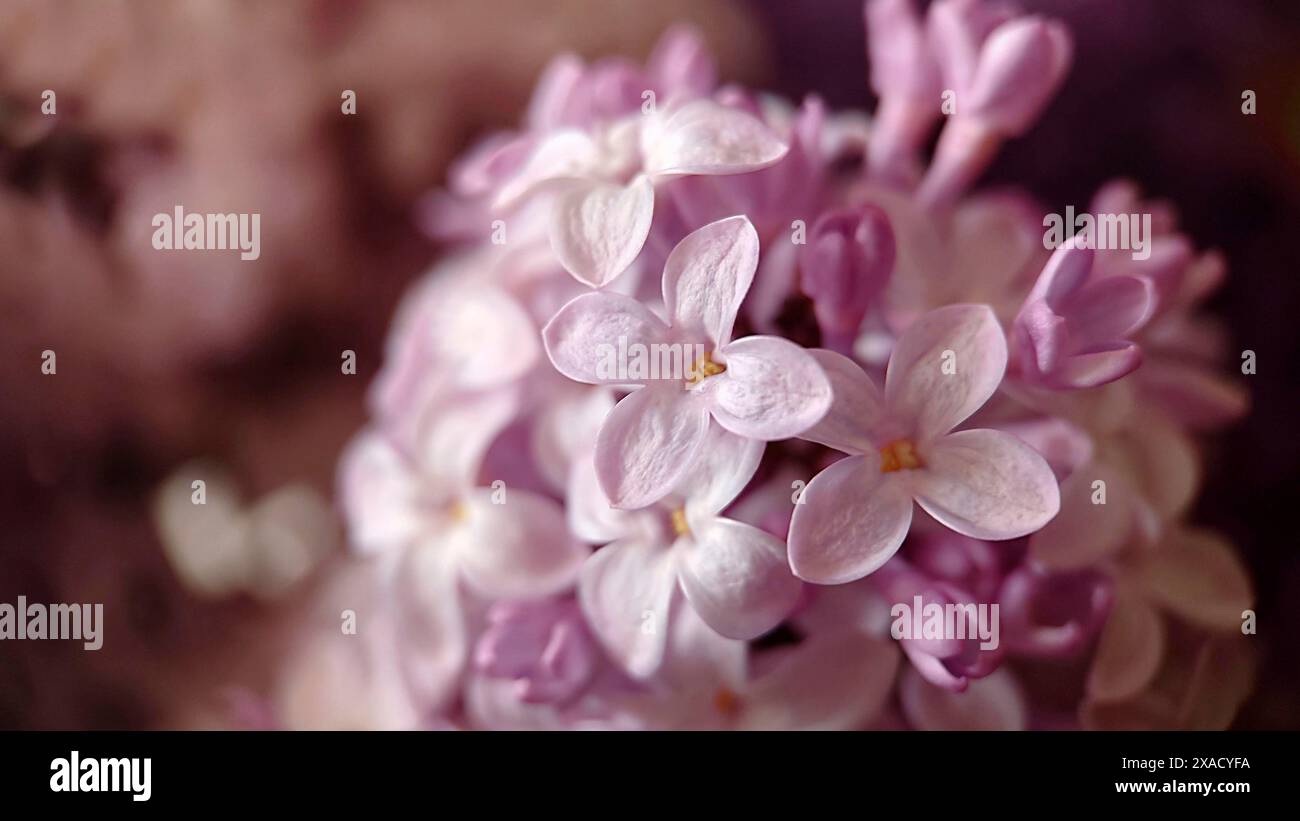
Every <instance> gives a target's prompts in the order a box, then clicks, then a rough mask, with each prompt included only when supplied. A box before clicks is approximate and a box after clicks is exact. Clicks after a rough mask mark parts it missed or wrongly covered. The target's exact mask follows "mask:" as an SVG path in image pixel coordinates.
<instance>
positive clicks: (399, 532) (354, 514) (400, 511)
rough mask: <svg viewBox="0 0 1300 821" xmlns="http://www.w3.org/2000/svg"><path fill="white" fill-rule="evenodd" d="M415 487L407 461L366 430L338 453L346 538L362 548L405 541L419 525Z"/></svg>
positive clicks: (396, 545)
mask: <svg viewBox="0 0 1300 821" xmlns="http://www.w3.org/2000/svg"><path fill="white" fill-rule="evenodd" d="M417 490H418V487H417V482H416V479H415V475H414V471H413V469H412V466H411V464H410V462H409V461H407V460H406V459H404V458H403V457H402V455H401V454H400V453H398V451H397V449H396V448H394V447H393V446H392V445H391V444H390V443H389V442H388V440H387V439H385V438H384V437H382V436H380V435H378V434H375V433H372V432H369V431H365V432H362V433H361V434H359V435H357V437H356V438H354V439H353V440H352V442H351V443H349V444H348V446H347V448H346V449H344V451H343V455H342V456H341V457H339V499H340V501H341V504H342V506H343V517H344V519H345V520H346V521H347V525H348V537H349V541H350V543H351V544H352V546H353V547H354V548H356V549H357V550H358V551H359V552H361V553H380V552H387V551H390V550H398V549H401V548H403V547H406V546H407V545H408V544H410V542H411V541H412V540H413V539H414V538H415V536H416V534H417V533H418V531H419V528H420V521H421V519H420V515H419V510H418V508H417V506H416V493H417Z"/></svg>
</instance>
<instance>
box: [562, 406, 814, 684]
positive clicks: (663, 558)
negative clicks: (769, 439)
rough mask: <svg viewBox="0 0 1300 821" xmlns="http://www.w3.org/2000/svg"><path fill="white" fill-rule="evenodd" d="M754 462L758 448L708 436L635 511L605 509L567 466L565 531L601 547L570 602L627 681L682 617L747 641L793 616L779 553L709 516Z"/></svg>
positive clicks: (591, 473)
mask: <svg viewBox="0 0 1300 821" xmlns="http://www.w3.org/2000/svg"><path fill="white" fill-rule="evenodd" d="M762 455H763V443H762V442H759V441H757V440H754V439H746V438H744V437H741V436H737V435H735V434H732V433H728V432H727V431H724V430H720V429H718V428H717V427H716V426H714V427H713V428H712V430H711V431H710V436H709V441H708V442H707V443H706V444H705V446H704V448H703V450H702V453H701V454H700V456H699V458H698V462H697V464H696V466H695V467H694V469H693V470H692V471H691V473H690V474H689V475H688V476H687V477H686V479H685V481H683V482H682V483H681V484H680V485H678V486H677V487H676V488H675V489H674V491H673V492H672V493H670V494H669V495H668V496H666V497H665V498H663V499H661V500H660V501H659V502H658V503H657V504H655V505H653V506H651V507H648V508H644V509H642V510H637V511H622V510H615V509H612V508H610V507H609V503H608V502H607V501H606V499H605V496H604V493H603V492H602V491H601V489H600V487H599V486H598V485H597V482H596V481H595V479H596V476H595V470H594V464H593V463H592V462H590V461H585V462H579V463H578V464H577V465H576V466H575V469H574V472H573V474H572V477H571V484H570V491H569V499H568V501H569V521H570V526H571V528H572V530H573V532H574V533H576V534H578V535H579V537H581V538H582V539H584V540H586V541H589V542H592V543H597V544H606V543H608V544H606V546H605V547H603V548H601V549H600V550H597V551H596V552H595V553H594V554H593V555H592V556H591V558H589V559H588V560H587V562H586V563H585V565H584V566H583V568H582V575H581V578H580V580H579V583H578V599H579V601H580V602H581V603H582V609H583V612H584V613H585V614H586V616H587V619H588V621H589V622H590V624H591V628H592V630H593V631H594V632H595V633H596V635H597V637H599V638H600V640H601V642H602V644H603V645H604V646H605V648H606V650H607V651H608V652H609V653H610V655H611V656H612V657H613V658H614V659H615V660H617V661H618V662H619V663H620V664H621V665H622V666H623V667H624V669H626V670H627V671H628V672H629V673H631V674H632V675H634V676H638V677H645V676H648V675H650V674H651V673H653V672H654V671H655V670H656V669H657V668H658V667H659V665H660V664H661V663H662V660H663V654H664V648H665V646H666V640H667V636H668V631H669V625H670V623H672V622H673V620H674V619H676V618H679V617H680V615H681V613H682V612H683V611H684V610H686V609H690V610H693V611H694V612H696V613H698V614H699V616H700V618H702V619H703V620H704V622H705V623H706V624H708V626H709V627H710V628H712V629H713V630H714V631H716V632H717V633H719V634H721V635H723V636H727V637H730V638H734V639H752V638H756V637H758V636H760V635H762V634H763V633H766V632H767V631H769V630H771V629H772V628H773V627H775V626H776V625H777V624H778V623H779V622H780V621H781V620H782V619H783V618H785V616H786V615H787V614H788V613H789V612H790V610H791V609H792V608H793V607H794V605H795V602H796V600H797V599H798V596H799V589H800V586H801V585H800V584H799V581H798V580H797V579H795V578H794V577H793V576H792V575H791V574H790V568H789V564H788V562H787V560H786V555H785V544H784V543H783V542H782V541H781V540H780V539H778V538H776V537H774V536H772V535H771V534H769V533H766V532H764V531H763V530H760V529H759V528H757V527H753V526H751V525H748V524H744V523H742V522H738V521H735V520H733V519H729V518H725V517H723V516H720V515H718V514H719V513H720V512H721V511H723V510H724V509H726V507H727V506H728V505H729V504H730V503H731V502H732V500H733V499H735V497H736V495H737V494H738V493H739V492H740V491H741V489H743V488H744V487H745V486H746V485H747V484H748V483H749V480H750V478H751V477H752V476H753V475H754V471H756V470H757V469H758V463H759V460H760V459H761V458H762ZM683 597H684V599H685V601H684V602H683V601H681V599H682V598H683Z"/></svg>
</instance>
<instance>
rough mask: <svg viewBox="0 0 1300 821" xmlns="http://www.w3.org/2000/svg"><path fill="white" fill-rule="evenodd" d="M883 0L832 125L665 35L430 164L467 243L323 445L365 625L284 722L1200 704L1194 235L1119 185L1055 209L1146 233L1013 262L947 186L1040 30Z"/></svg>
mask: <svg viewBox="0 0 1300 821" xmlns="http://www.w3.org/2000/svg"><path fill="white" fill-rule="evenodd" d="M917 9H918V7H917V5H916V4H915V3H914V2H911V0H868V2H867V3H866V6H865V13H866V14H865V16H866V19H867V23H868V37H869V47H870V48H869V50H870V56H871V61H872V66H873V73H872V78H871V82H872V85H873V87H874V89H875V90H876V92H877V94H878V96H879V98H880V104H879V106H878V108H877V110H876V112H875V116H874V118H872V119H870V120H868V118H867V117H866V116H865V115H863V114H861V113H859V112H830V111H828V110H827V109H826V107H825V105H824V104H823V103H822V102H821V100H819V99H818V98H816V97H815V96H810V97H808V98H806V99H805V100H804V101H803V102H802V104H800V105H794V104H792V103H790V102H786V101H780V100H774V99H772V98H770V97H767V96H765V95H762V94H760V93H758V92H755V91H752V90H749V89H743V88H738V87H725V88H722V89H718V88H717V87H716V86H717V76H716V70H715V69H714V67H713V64H712V62H711V60H710V59H709V58H708V56H707V54H705V52H704V50H703V48H702V46H701V43H700V41H699V39H698V38H696V37H694V36H693V35H691V34H690V33H688V32H686V31H685V30H680V29H679V30H673V31H672V32H670V33H669V34H668V35H666V36H665V38H664V40H663V41H661V44H660V46H659V48H658V49H657V50H656V52H655V53H654V54H653V55H652V56H651V58H650V60H649V61H648V62H647V63H646V64H645V66H644V67H642V66H639V65H637V64H634V63H632V62H630V61H627V60H624V59H622V58H608V59H601V60H598V61H596V62H592V63H585V62H583V61H581V60H579V59H578V58H576V57H572V56H564V57H561V58H559V59H557V60H556V61H555V62H553V63H552V64H551V66H550V67H549V68H548V69H547V70H546V72H545V74H544V75H543V77H542V79H541V81H540V82H539V84H538V88H537V90H536V92H535V94H534V97H533V101H532V103H531V104H530V106H529V109H528V112H527V114H526V116H525V117H524V118H523V122H522V124H521V126H520V128H519V129H518V130H516V131H511V132H505V133H500V134H495V135H490V136H488V137H487V138H485V139H484V141H483V142H482V143H481V144H480V145H479V146H477V147H475V148H474V149H472V150H471V151H470V152H469V153H468V154H467V155H466V156H465V157H464V158H463V159H462V161H461V162H460V163H458V164H457V166H456V168H455V169H454V171H453V173H452V175H451V178H450V186H449V187H450V191H449V192H438V193H437V194H436V195H434V196H432V197H431V198H430V201H429V203H426V205H427V209H426V211H425V216H426V218H427V220H428V221H429V222H430V223H431V224H430V225H429V227H430V228H431V229H432V230H433V231H434V233H436V234H438V235H440V236H448V237H452V238H455V239H458V240H464V241H467V242H468V243H469V244H468V245H467V247H465V248H463V249H461V250H459V251H458V252H457V253H456V254H455V255H454V256H452V257H451V258H449V259H448V260H447V261H446V262H445V263H443V264H441V265H439V266H438V267H437V268H435V269H434V271H433V272H431V274H430V276H429V277H428V278H427V280H426V281H424V282H422V283H421V285H420V286H418V287H417V289H415V290H414V291H413V292H412V295H411V296H410V297H409V298H408V300H407V301H406V303H404V305H403V307H402V309H401V310H400V312H399V316H398V318H397V319H396V321H395V322H394V329H393V333H392V336H391V338H390V341H389V346H388V349H387V351H386V362H385V367H384V370H383V372H382V373H381V375H380V378H379V379H378V380H377V382H376V384H375V386H374V387H373V388H372V395H371V411H372V414H373V417H374V419H373V423H372V426H371V427H370V428H368V429H367V430H366V431H364V432H363V433H362V434H360V435H359V436H358V437H357V439H356V441H355V442H354V443H353V444H352V446H350V447H349V449H348V451H347V453H346V454H345V456H344V459H343V464H342V466H341V471H340V472H341V478H340V495H341V498H342V507H343V510H344V514H345V516H346V518H347V520H348V525H349V532H350V536H351V541H352V543H353V546H354V548H355V549H356V552H357V553H359V554H360V556H361V558H360V559H358V560H356V561H355V565H357V566H356V567H351V568H348V569H347V570H346V571H344V573H343V575H345V576H347V577H348V578H350V579H352V580H353V581H354V582H355V583H356V585H357V587H358V589H359V591H360V592H358V593H356V594H355V595H356V596H357V600H358V601H360V602H362V605H361V606H364V607H365V608H366V609H367V611H368V612H369V613H370V614H371V616H372V617H374V618H375V621H374V624H375V625H376V627H375V629H374V630H373V631H371V632H370V633H368V634H367V637H366V640H365V642H364V643H363V644H362V643H358V644H355V645H351V646H342V647H334V648H333V649H329V648H328V647H326V646H325V645H324V644H322V645H320V646H318V645H316V644H315V643H311V644H309V645H306V646H310V647H312V648H313V650H312V652H311V653H310V654H304V656H303V657H301V658H299V657H295V660H294V662H293V664H292V665H291V667H290V673H291V674H290V675H289V676H288V677H287V679H288V680H287V682H286V683H285V691H286V692H287V693H291V694H294V695H293V698H296V699H297V702H298V706H299V707H300V708H301V709H299V710H298V711H297V712H294V711H292V710H286V709H284V707H285V706H286V705H283V704H279V702H277V704H278V707H277V710H276V711H275V713H276V715H277V716H280V717H281V720H282V721H284V722H285V723H296V724H302V725H305V726H339V725H342V726H358V725H365V724H374V725H379V726H423V727H431V726H447V725H448V722H455V723H456V724H457V725H459V726H466V727H473V728H492V729H496V728H501V729H586V728H614V729H632V728H637V729H642V728H660V729H662V728H683V729H684V728H691V729H695V728H714V729H723V728H726V729H739V728H746V729H759V728H762V729H794V728H804V729H806V728H867V727H870V728H915V729H952V728H992V729H1023V728H1030V727H1033V728H1043V727H1074V726H1088V727H1128V726H1169V727H1210V726H1224V725H1225V724H1226V723H1227V722H1228V721H1230V720H1231V718H1232V715H1233V714H1234V712H1235V710H1236V709H1237V707H1238V706H1239V705H1240V702H1241V699H1242V697H1243V696H1244V694H1245V693H1246V692H1247V691H1248V689H1249V686H1250V682H1251V678H1252V669H1253V668H1252V667H1251V665H1250V664H1249V653H1247V652H1245V651H1243V649H1242V648H1241V647H1240V646H1239V643H1233V642H1231V641H1230V638H1231V637H1232V634H1233V633H1234V630H1235V628H1236V626H1237V625H1238V624H1239V619H1240V615H1241V611H1242V609H1244V608H1246V607H1248V606H1250V604H1251V602H1252V600H1253V596H1252V593H1251V588H1250V581H1249V579H1248V577H1247V576H1246V574H1245V572H1244V570H1242V569H1241V568H1240V567H1239V563H1238V561H1237V559H1236V558H1235V556H1234V554H1233V553H1232V551H1231V549H1230V548H1229V547H1228V546H1227V545H1226V544H1225V543H1223V542H1222V541H1221V540H1218V539H1217V538H1215V537H1212V536H1209V535H1206V534H1204V533H1200V532H1198V531H1195V530H1192V529H1189V527H1188V525H1187V523H1186V519H1187V517H1188V513H1189V511H1190V509H1191V506H1192V504H1193V502H1194V500H1195V496H1196V492H1197V490H1198V488H1199V485H1200V478H1201V476H1202V472H1203V468H1202V464H1201V461H1200V458H1199V454H1198V452H1197V449H1196V442H1195V441H1194V439H1193V438H1192V436H1191V435H1190V432H1189V431H1190V430H1191V429H1195V428H1197V427H1201V426H1205V425H1217V424H1222V423H1223V422H1224V421H1227V420H1229V419H1231V418H1233V417H1234V416H1235V415H1237V414H1239V413H1240V412H1241V411H1242V410H1244V407H1245V398H1244V392H1243V391H1242V390H1241V389H1240V388H1239V387H1237V386H1236V385H1234V384H1233V383H1232V382H1231V381H1229V380H1228V379H1227V378H1225V377H1224V376H1222V375H1220V370H1221V369H1222V366H1223V360H1222V359H1221V357H1222V356H1223V354H1224V351H1226V350H1227V347H1226V339H1225V337H1224V335H1223V334H1222V333H1221V332H1220V331H1218V330H1216V329H1215V328H1214V326H1213V325H1212V324H1211V323H1209V322H1207V320H1206V318H1205V317H1204V315H1203V314H1202V313H1201V312H1200V305H1201V303H1202V302H1203V301H1204V299H1205V298H1206V296H1207V295H1208V294H1210V293H1211V292H1212V291H1213V289H1214V288H1215V287H1216V286H1217V285H1218V283H1219V282H1220V281H1221V280H1222V278H1223V275H1224V261H1223V259H1222V258H1221V257H1220V256H1219V255H1217V254H1215V253H1214V252H1210V253H1204V254H1198V253H1197V252H1196V251H1195V250H1194V246H1193V245H1192V243H1191V240H1190V239H1189V238H1188V237H1186V236H1184V235H1183V234H1181V233H1179V232H1178V230H1177V226H1176V222H1175V215H1174V212H1173V210H1172V208H1171V207H1169V206H1167V205H1165V204H1163V203H1159V202H1149V201H1145V200H1143V199H1142V198H1141V196H1140V194H1139V192H1138V190H1137V189H1136V187H1135V186H1132V185H1131V184H1128V183H1123V182H1119V183H1112V184H1109V185H1106V186H1104V187H1103V188H1102V189H1101V190H1100V191H1099V192H1098V194H1097V196H1096V197H1095V199H1094V202H1093V203H1092V205H1091V208H1092V210H1093V211H1094V212H1105V213H1112V212H1113V213H1139V212H1141V213H1150V214H1151V216H1152V239H1151V250H1152V253H1151V256H1150V258H1149V259H1134V258H1133V257H1132V255H1131V254H1129V253H1128V252H1126V251H1120V250H1112V249H1105V250H1102V249H1098V250H1089V249H1086V248H1082V247H1080V246H1079V245H1077V244H1075V243H1072V242H1071V243H1067V244H1066V245H1064V246H1062V247H1060V248H1058V249H1057V250H1056V251H1055V252H1054V253H1050V252H1049V250H1048V249H1047V248H1045V247H1044V243H1043V231H1042V228H1043V221H1042V217H1043V213H1042V207H1041V206H1040V205H1039V204H1037V203H1036V202H1035V201H1034V200H1033V199H1032V198H1031V197H1030V196H1029V195H1028V194H1026V193H1025V192H1024V191H1022V190H1018V189H1014V188H1012V189H1003V190H998V191H993V192H978V193H971V192H970V189H971V187H972V185H974V183H975V182H976V180H977V178H978V176H979V174H980V173H982V171H983V169H984V168H985V167H986V166H987V165H988V164H989V162H990V161H991V160H992V158H993V156H994V154H995V152H996V151H997V149H998V147H999V146H1000V145H1001V143H1002V142H1003V141H1004V140H1006V139H1007V138H1011V137H1017V136H1019V135H1021V134H1022V133H1024V132H1025V131H1026V130H1027V129H1028V127H1029V126H1030V125H1031V124H1032V122H1033V121H1034V120H1035V119H1036V118H1037V117H1038V116H1039V115H1040V114H1041V112H1042V111H1043V110H1044V108H1045V106H1046V105H1047V104H1048V102H1049V100H1050V98H1051V96H1052V95H1053V94H1054V92H1055V90H1056V89H1057V88H1058V87H1059V85H1060V83H1061V80H1062V77H1063V75H1064V72H1065V70H1066V68H1067V66H1068V64H1069V62H1070V60H1071V46H1070V38H1069V35H1068V34H1067V33H1066V32H1065V31H1064V29H1063V28H1062V27H1061V26H1060V24H1059V23H1056V22H1054V21H1051V20H1047V19H1043V18H1039V17H1034V16H1026V15H1022V14H1020V13H1019V12H1017V11H1016V10H1015V9H1014V8H1013V7H1011V6H1010V5H1009V4H1003V3H998V2H980V1H979V0H936V1H935V2H933V3H930V4H929V5H928V7H927V10H926V11H925V13H924V14H922V13H920V12H918V10H917ZM647 91H649V92H653V96H652V97H651V96H647V95H646V94H645V92H647ZM949 91H951V92H952V93H951V94H948V92H949ZM941 122H942V124H943V125H942V133H941V134H940V135H939V139H938V143H937V145H936V147H935V149H934V151H933V154H932V156H930V158H929V159H928V160H927V153H928V152H927V147H928V146H929V145H931V144H932V143H933V137H934V133H933V132H934V131H935V130H936V129H938V128H939V125H940V123H941ZM498 218H501V219H503V223H501V224H495V223H494V222H493V221H494V220H496V219H498ZM493 225H496V228H491V227H490V226H493ZM501 226H504V234H503V235H502V237H501V238H500V239H498V238H497V237H493V238H492V241H491V243H489V241H488V235H489V231H490V230H493V231H495V230H497V228H501ZM657 267H658V268H662V277H661V279H660V281H659V282H658V287H656V283H655V282H654V281H653V279H652V278H651V277H649V276H647V275H646V274H647V272H649V271H652V270H654V269H655V268H657ZM593 289H594V290H593ZM751 333H753V334H757V335H752V336H747V335H746V334H751ZM733 336H739V337H740V338H739V339H733ZM539 337H540V342H541V346H540V347H539V345H538V342H539ZM1139 346H1140V347H1139ZM542 350H545V352H546V356H545V357H542V356H541V351H542ZM638 360H639V361H640V363H641V364H640V365H637V364H636V363H637V361H638ZM648 360H654V362H655V363H656V364H657V365H658V367H650V366H649V361H648ZM674 363H676V364H675V365H674ZM880 377H883V379H884V382H883V383H880V382H878V381H875V380H876V379H877V378H880ZM882 384H883V388H882V387H878V386H879V385H882ZM810 476H811V477H812V479H811V481H807V480H808V477H810ZM805 482H807V483H806V484H805ZM497 492H500V493H501V494H503V495H502V498H501V499H500V500H499V501H500V502H501V503H497V501H498V500H497V499H496V498H495V494H496V493H497ZM914 502H915V503H916V504H919V505H920V506H921V508H922V512H921V513H920V514H916V513H915V511H914V508H913V503H914ZM592 548H594V550H593V549H592ZM803 581H809V582H814V583H815V584H810V585H805V584H803V583H802V582H803ZM916 597H920V599H921V601H922V602H923V603H937V604H961V605H972V604H973V605H977V606H978V605H981V604H983V605H990V606H991V605H997V606H998V608H999V612H1000V631H999V632H1000V636H999V638H1000V643H998V644H997V646H991V645H990V646H986V645H985V642H984V641H982V640H981V639H975V638H973V637H972V636H970V635H969V634H967V635H966V636H964V637H959V636H949V635H943V636H937V637H935V636H927V635H924V634H923V635H921V636H899V637H898V638H897V639H895V638H893V637H892V636H891V632H892V630H891V621H892V608H893V606H894V605H896V604H898V603H907V604H908V605H909V606H911V605H912V604H913V603H914V601H915V598H916ZM329 609H331V610H332V612H335V613H336V612H337V608H336V607H334V605H333V604H331V606H330V608H329ZM363 615H364V614H363ZM331 626H333V625H331ZM1237 662H1240V664H1239V665H1237V666H1236V667H1233V669H1231V670H1224V669H1219V667H1220V666H1222V665H1224V664H1229V666H1231V664H1237ZM1048 673H1050V674H1048ZM1047 689H1050V690H1051V691H1052V692H1051V693H1050V694H1048V695H1050V697H1045V690H1047ZM349 699H353V700H355V699H362V700H368V701H367V705H368V706H366V707H364V708H358V707H357V706H356V704H353V703H352V701H349ZM288 706H292V705H288ZM289 719H292V721H289Z"/></svg>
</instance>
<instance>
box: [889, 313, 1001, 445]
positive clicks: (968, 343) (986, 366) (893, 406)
mask: <svg viewBox="0 0 1300 821" xmlns="http://www.w3.org/2000/svg"><path fill="white" fill-rule="evenodd" d="M949 352H951V353H949ZM946 366H950V367H946ZM1006 367H1007V340H1006V337H1005V336H1004V335H1003V333H1002V327H1001V326H1000V325H999V324H998V320H997V317H995V316H994V315H993V311H992V310H991V309H990V308H989V307H988V306H987V305H949V306H948V307H946V308H939V309H937V310H933V311H930V312H929V313H926V314H925V315H923V316H921V317H920V318H919V319H917V320H916V321H915V322H914V323H912V325H911V326H910V327H909V328H908V329H907V331H906V332H905V333H904V334H903V335H902V337H900V338H899V340H898V343H897V344H896V345H895V346H894V352H893V354H892V355H891V356H890V358H889V369H888V371H887V373H886V375H885V399H886V401H887V402H888V403H889V408H890V411H891V414H892V415H893V416H895V417H896V418H898V419H899V420H900V421H902V420H910V421H912V422H913V424H914V429H913V434H914V435H915V436H916V437H917V438H918V439H919V440H921V441H926V440H929V439H933V438H935V437H938V436H942V435H943V434H945V433H947V432H948V431H950V430H952V429H953V428H955V427H956V426H957V425H959V424H961V423H962V422H963V421H965V420H966V418H967V417H969V416H970V415H971V414H972V413H974V412H975V411H977V410H979V409H980V407H981V406H983V404H984V403H985V402H986V401H988V398H989V397H990V396H992V395H993V392H994V391H995V390H997V387H998V384H999V383H1000V382H1001V381H1002V374H1003V372H1004V371H1005V370H1006ZM946 371H947V372H946Z"/></svg>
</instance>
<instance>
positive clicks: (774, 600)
mask: <svg viewBox="0 0 1300 821" xmlns="http://www.w3.org/2000/svg"><path fill="white" fill-rule="evenodd" d="M691 536H692V538H683V539H682V540H680V541H679V542H678V544H680V545H681V550H680V552H678V554H677V555H678V561H677V573H678V579H679V580H680V582H681V585H682V592H683V593H685V594H686V600H687V601H689V602H690V603H691V606H692V607H694V608H695V612H697V613H699V614H700V618H702V619H704V621H705V622H706V623H708V625H709V626H710V627H712V628H713V629H714V630H716V631H718V632H719V633H721V634H722V635H724V636H726V637H728V638H733V639H746V640H748V639H754V638H758V637H759V636H761V635H763V634H764V633H766V632H767V631H769V630H771V629H772V628H773V627H776V626H777V624H779V623H780V622H781V620H782V619H784V618H785V617H786V616H787V615H788V614H789V613H790V611H791V610H792V609H793V608H794V605H795V602H796V601H797V600H798V598H799V591H800V589H801V588H802V585H801V584H800V583H799V580H798V579H796V578H795V577H794V576H792V575H790V563H789V562H788V561H787V560H786V556H785V544H783V543H782V542H781V541H780V540H779V539H777V538H776V537H775V536H772V535H770V534H768V533H765V532H763V531H762V530H759V529H758V528H756V527H752V526H750V525H747V524H742V523H740V522H733V521H732V520H730V519H722V518H715V519H714V520H713V521H711V522H709V523H708V524H706V525H705V526H704V527H703V529H701V530H695V531H693V532H692V534H691Z"/></svg>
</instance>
